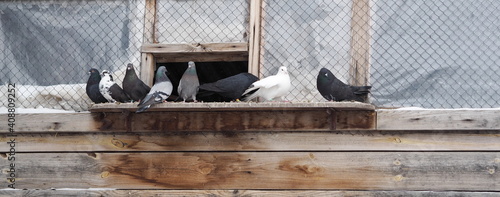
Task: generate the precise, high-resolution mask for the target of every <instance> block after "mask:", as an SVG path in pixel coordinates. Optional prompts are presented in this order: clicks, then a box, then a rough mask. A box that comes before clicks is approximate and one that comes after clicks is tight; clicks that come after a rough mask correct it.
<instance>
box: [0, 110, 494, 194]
mask: <svg viewBox="0 0 500 197" xmlns="http://www.w3.org/2000/svg"><path fill="white" fill-rule="evenodd" d="M168 105H169V104H166V106H163V107H164V108H152V110H151V111H150V112H147V113H143V114H135V113H132V111H133V110H134V108H133V107H130V106H126V105H124V106H121V107H120V108H118V109H110V108H109V106H104V107H101V108H99V107H98V108H95V109H94V110H93V111H94V112H92V113H73V114H71V113H70V114H17V115H16V125H15V127H14V129H15V132H14V133H9V130H8V127H6V126H5V124H3V125H2V126H1V127H0V132H2V135H1V138H0V142H1V143H0V150H2V151H4V152H2V153H1V154H0V156H1V158H3V159H0V166H2V174H3V177H4V178H3V181H2V183H3V184H4V185H3V186H1V187H2V188H8V185H9V182H8V181H7V176H8V175H9V174H10V173H9V170H10V169H11V167H10V166H9V165H10V164H11V163H15V167H14V169H15V176H16V177H15V178H16V181H15V188H16V189H27V190H0V195H17V196H21V195H25V196H40V195H42V196H44V195H45V196H53V195H60V196H68V195H69V196H72V195H73V196H76V195H85V196H101V195H104V196H115V195H120V196H153V195H155V196H162V195H188V196H499V195H500V193H498V192H499V191H500V176H499V172H498V171H499V165H500V152H499V150H500V132H499V131H500V125H499V124H500V121H499V119H500V116H499V115H498V114H499V113H498V112H499V111H498V110H480V109H477V110H375V109H374V108H373V107H370V106H368V105H363V104H362V105H356V106H350V107H349V105H343V104H339V105H330V104H326V105H323V104H309V105H299V106H295V107H284V106H285V105H284V104H266V105H258V106H254V108H252V109H250V110H249V108H246V109H245V108H239V107H241V106H238V105H240V104H233V105H229V107H221V106H217V105H209V106H202V107H200V106H201V105H204V104H186V106H185V107H184V110H178V109H175V108H169V107H168ZM254 105H255V104H254ZM217 114H218V115H217ZM241 116H243V117H246V118H244V119H241V118H240V117H241ZM259 117H260V118H259ZM290 119H291V120H293V121H290ZM161 120H164V121H161ZM248 120H252V121H251V122H250V121H248ZM0 121H1V122H4V123H6V122H7V121H8V118H7V116H6V115H3V116H0ZM234 123H240V124H239V125H244V126H237V125H238V124H234ZM172 125H174V126H172ZM360 125H361V126H360ZM210 129H211V130H210ZM12 134H15V136H13V135H12ZM12 139H14V140H15V155H12V154H11V151H10V152H9V151H8V150H9V149H10V145H11V144H12V143H10V144H9V143H7V142H12ZM12 156H15V161H9V160H8V159H9V158H10V157H12ZM68 188H71V189H68Z"/></svg>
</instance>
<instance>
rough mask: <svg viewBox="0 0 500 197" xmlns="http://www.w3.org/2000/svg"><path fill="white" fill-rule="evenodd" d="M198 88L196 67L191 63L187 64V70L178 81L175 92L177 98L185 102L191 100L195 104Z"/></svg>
mask: <svg viewBox="0 0 500 197" xmlns="http://www.w3.org/2000/svg"><path fill="white" fill-rule="evenodd" d="M198 86H200V82H199V80H198V75H197V74H196V65H195V64H194V62H193V61H190V62H188V68H187V69H186V71H185V72H184V74H183V75H182V77H181V80H180V81H179V86H178V87H177V92H178V93H179V97H180V98H182V100H183V101H184V102H185V101H186V100H188V99H192V100H193V101H194V102H196V94H197V93H198Z"/></svg>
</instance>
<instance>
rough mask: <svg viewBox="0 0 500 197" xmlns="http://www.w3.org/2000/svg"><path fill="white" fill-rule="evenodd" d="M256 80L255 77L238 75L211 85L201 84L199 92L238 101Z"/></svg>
mask: <svg viewBox="0 0 500 197" xmlns="http://www.w3.org/2000/svg"><path fill="white" fill-rule="evenodd" d="M257 80H259V78H258V77H256V76H255V75H252V74H250V73H240V74H237V75H233V76H230V77H227V78H224V79H220V80H218V81H216V82H213V83H205V84H202V85H200V92H201V91H202V90H204V91H206V92H210V93H216V94H219V95H221V96H223V97H225V98H229V99H230V100H236V99H239V98H240V97H241V95H242V94H243V92H244V91H245V90H246V89H247V88H248V87H249V86H250V85H252V83H254V82H256V81H257Z"/></svg>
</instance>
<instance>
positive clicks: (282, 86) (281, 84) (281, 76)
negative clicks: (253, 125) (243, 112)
mask: <svg viewBox="0 0 500 197" xmlns="http://www.w3.org/2000/svg"><path fill="white" fill-rule="evenodd" d="M291 86H292V85H291V84H290V76H289V75H288V70H287V68H286V67H284V66H282V67H280V68H279V70H278V73H277V74H276V75H273V76H269V77H266V78H264V79H261V80H258V81H256V82H254V83H253V84H252V85H250V87H249V88H248V89H247V90H245V92H243V94H242V96H241V100H243V101H249V100H252V99H254V98H257V97H260V98H262V99H264V100H265V101H272V100H273V99H275V98H282V97H283V96H285V95H286V94H288V92H289V91H290V88H291Z"/></svg>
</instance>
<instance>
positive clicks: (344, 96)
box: [317, 68, 372, 102]
mask: <svg viewBox="0 0 500 197" xmlns="http://www.w3.org/2000/svg"><path fill="white" fill-rule="evenodd" d="M317 88H318V90H319V93H321V95H322V96H323V97H325V99H326V100H328V101H360V102H365V101H366V99H367V95H368V93H370V89H371V88H372V87H371V86H350V85H347V84H345V83H344V82H342V81H340V80H339V79H337V78H336V77H335V76H334V75H333V73H332V72H330V70H328V69H326V68H321V70H320V71H319V74H318V78H317Z"/></svg>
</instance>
